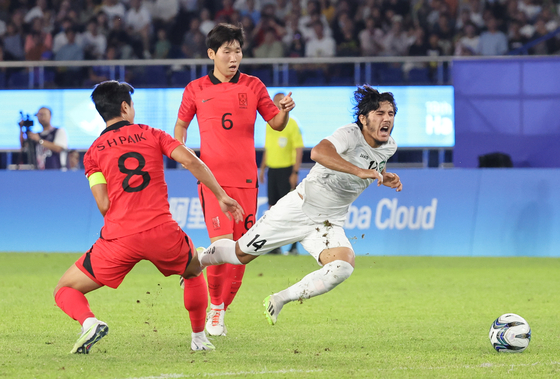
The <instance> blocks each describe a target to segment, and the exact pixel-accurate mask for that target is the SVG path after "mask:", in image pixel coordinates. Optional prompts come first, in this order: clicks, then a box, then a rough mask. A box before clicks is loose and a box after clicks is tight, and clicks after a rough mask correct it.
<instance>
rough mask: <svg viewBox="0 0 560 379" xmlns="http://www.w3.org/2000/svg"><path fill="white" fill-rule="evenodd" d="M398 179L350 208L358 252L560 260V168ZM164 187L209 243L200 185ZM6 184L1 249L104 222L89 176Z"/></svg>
mask: <svg viewBox="0 0 560 379" xmlns="http://www.w3.org/2000/svg"><path fill="white" fill-rule="evenodd" d="M304 171H305V170H302V174H303V175H304V174H305V173H306V172H304ZM389 171H391V170H390V169H389ZM395 172H397V173H398V174H399V176H400V177H401V180H402V182H403V185H404V188H403V191H402V192H399V193H397V192H395V190H392V189H389V188H387V187H377V186H376V185H372V186H370V187H369V188H368V189H367V190H366V191H365V192H364V193H363V194H362V195H361V196H360V197H359V198H358V199H357V200H356V201H355V202H354V204H352V206H351V207H350V213H349V216H348V218H347V220H346V225H345V230H346V234H347V236H348V238H349V239H350V241H351V242H352V244H353V247H354V250H355V252H356V254H358V255H407V256H412V255H418V256H420V255H421V256H543V257H558V256H560V233H557V231H558V230H560V197H558V196H554V190H555V189H556V188H558V187H559V186H560V170H556V169H456V170H429V169H401V170H395ZM166 181H167V184H168V188H169V203H170V210H171V213H172V215H173V217H174V219H175V220H176V221H177V222H178V223H179V225H181V227H182V228H183V229H184V230H185V231H186V232H187V233H188V234H189V235H190V236H191V238H192V239H193V241H194V243H195V244H196V245H198V246H205V245H207V244H208V243H209V239H208V235H207V233H206V228H205V225H204V221H203V215H202V209H201V206H200V201H199V199H198V195H197V189H196V180H195V179H194V177H193V176H192V175H191V174H190V173H189V172H188V171H186V170H182V169H180V170H167V171H166ZM0 183H2V186H1V187H0V210H1V212H2V213H1V214H2V217H1V218H0V251H3V252H5V251H16V252H32V251H45V252H80V251H86V250H87V249H89V247H90V246H91V245H92V244H93V243H94V242H95V240H96V239H97V238H98V236H99V230H100V228H101V226H102V225H103V219H102V217H101V216H100V214H99V211H98V209H97V206H96V204H95V201H94V200H93V197H92V195H91V192H90V189H89V186H88V183H87V180H86V179H85V178H84V176H83V174H82V173H79V172H58V171H56V172H54V171H53V172H37V171H34V172H17V171H16V172H13V171H0ZM259 193H260V195H259V202H258V203H259V212H258V215H257V217H260V216H262V214H263V213H264V212H265V211H266V210H267V209H268V205H267V199H266V185H263V186H261V187H260V188H259Z"/></svg>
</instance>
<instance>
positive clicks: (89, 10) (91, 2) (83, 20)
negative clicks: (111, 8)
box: [78, 0, 101, 25]
mask: <svg viewBox="0 0 560 379" xmlns="http://www.w3.org/2000/svg"><path fill="white" fill-rule="evenodd" d="M100 9H101V5H99V4H98V3H97V0H84V2H83V5H82V6H81V7H80V12H79V15H78V19H79V22H80V25H85V24H87V23H88V22H89V20H91V19H92V18H94V17H95V16H96V15H97V12H98V11H99V10H100Z"/></svg>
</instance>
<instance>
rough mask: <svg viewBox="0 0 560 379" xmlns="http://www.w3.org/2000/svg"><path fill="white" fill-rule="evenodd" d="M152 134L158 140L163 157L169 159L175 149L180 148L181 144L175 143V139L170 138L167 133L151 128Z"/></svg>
mask: <svg viewBox="0 0 560 379" xmlns="http://www.w3.org/2000/svg"><path fill="white" fill-rule="evenodd" d="M151 130H152V133H153V134H154V136H155V137H156V138H157V139H158V140H159V144H160V146H161V152H162V154H164V155H165V156H167V157H169V158H171V153H172V152H173V150H175V149H176V148H177V147H179V146H181V145H182V144H181V142H179V141H177V140H176V139H175V138H173V137H171V136H170V135H169V134H168V133H166V132H164V131H163V130H160V129H154V128H152V129H151Z"/></svg>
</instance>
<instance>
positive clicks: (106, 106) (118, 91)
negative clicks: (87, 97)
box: [91, 80, 134, 122]
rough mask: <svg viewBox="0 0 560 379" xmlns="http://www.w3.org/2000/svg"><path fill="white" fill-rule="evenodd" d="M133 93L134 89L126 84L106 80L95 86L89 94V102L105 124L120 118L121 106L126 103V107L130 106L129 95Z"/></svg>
mask: <svg viewBox="0 0 560 379" xmlns="http://www.w3.org/2000/svg"><path fill="white" fill-rule="evenodd" d="M133 93H134V87H132V86H131V85H130V84H128V83H126V82H120V83H119V82H117V81H116V80H108V81H105V82H101V83H99V84H97V85H96V86H95V87H94V88H93V92H92V93H91V100H93V103H94V104H95V109H97V112H99V114H100V115H101V117H102V118H103V120H104V121H105V122H107V121H109V120H111V119H113V118H117V117H121V104H122V102H123V101H126V103H127V104H128V105H132V97H131V96H130V95H131V94H133Z"/></svg>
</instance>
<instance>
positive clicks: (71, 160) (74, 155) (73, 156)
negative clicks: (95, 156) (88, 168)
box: [67, 149, 82, 171]
mask: <svg viewBox="0 0 560 379" xmlns="http://www.w3.org/2000/svg"><path fill="white" fill-rule="evenodd" d="M67 162H68V163H67V170H68V171H80V170H81V169H82V159H81V157H80V153H79V152H78V150H74V149H72V150H69V151H68V157H67Z"/></svg>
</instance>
